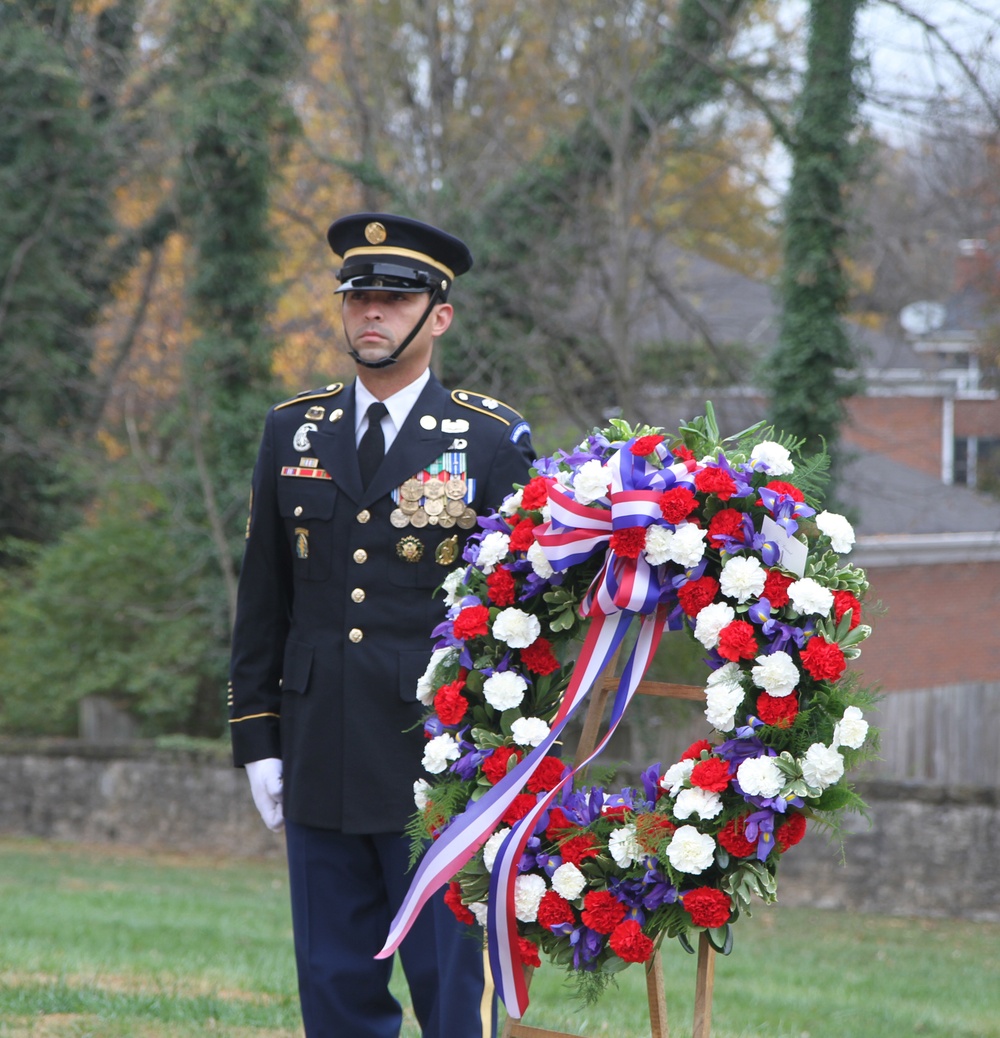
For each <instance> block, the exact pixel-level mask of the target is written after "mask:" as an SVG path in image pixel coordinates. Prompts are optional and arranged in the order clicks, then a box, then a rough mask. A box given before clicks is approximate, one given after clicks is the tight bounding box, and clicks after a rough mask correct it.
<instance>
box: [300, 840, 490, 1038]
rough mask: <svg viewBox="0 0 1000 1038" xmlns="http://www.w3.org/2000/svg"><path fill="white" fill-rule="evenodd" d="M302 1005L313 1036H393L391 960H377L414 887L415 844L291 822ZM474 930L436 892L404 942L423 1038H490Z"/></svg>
mask: <svg viewBox="0 0 1000 1038" xmlns="http://www.w3.org/2000/svg"><path fill="white" fill-rule="evenodd" d="M286 836H287V848H288V872H289V879H290V885H291V897H292V925H293V929H294V932H295V959H296V964H297V967H298V975H299V998H300V1000H301V1003H302V1019H303V1022H304V1024H305V1031H306V1035H307V1038H397V1036H398V1034H399V1028H400V1024H401V1021H402V1011H401V1009H400V1006H399V1003H398V1002H397V1001H396V999H395V998H393V996H392V995H391V994H390V992H389V976H390V973H391V971H392V959H391V958H390V959H376V958H375V957H374V956H375V954H376V953H377V952H378V951H379V950H380V949H381V947H382V945H383V944H384V942H385V939H386V936H387V935H388V933H389V926H390V923H391V922H392V919H393V916H394V915H395V914H396V911H397V909H398V908H399V906H400V904H401V903H402V901H403V897H404V895H405V894H406V891H407V889H408V888H409V884H410V878H411V875H410V874H409V873H408V872H407V864H408V861H409V854H410V841H409V837H407V836H404V835H402V834H398V833H379V834H376V835H371V836H365V835H354V834H346V833H340V832H335V831H332V830H328V829H315V828H312V827H311V826H304V825H296V824H294V823H292V822H287V823H286ZM476 933H477V931H473V930H472V929H470V927H468V926H465V925H464V924H462V923H459V922H458V920H457V919H456V918H455V916H454V915H453V914H452V912H451V911H450V909H448V908H447V906H446V905H445V904H444V901H443V897H442V895H440V894H438V895H436V896H435V897H434V898H433V899H432V900H431V902H429V903H428V904H427V905H425V906H424V909H423V911H422V912H421V913H420V915H419V916H418V918H417V920H416V922H415V923H414V925H413V927H412V928H411V930H410V932H409V933H408V934H407V936H406V939H405V940H404V941H403V943H402V944H401V945H400V948H399V957H400V960H401V962H402V965H403V972H404V973H405V974H406V980H407V984H408V985H409V988H410V998H411V1000H412V1003H413V1011H414V1013H415V1014H416V1017H417V1020H418V1021H419V1023H420V1027H421V1029H422V1033H423V1036H424V1038H493V1036H494V1035H495V1033H496V1023H495V1018H496V1014H495V1012H494V1009H495V999H494V997H493V994H492V983H490V984H489V985H488V986H489V989H490V990H489V992H488V993H487V994H486V996H485V997H484V982H483V955H482V949H481V946H480V944H479V942H478V941H477V940H476V939H474V935H475V934H476Z"/></svg>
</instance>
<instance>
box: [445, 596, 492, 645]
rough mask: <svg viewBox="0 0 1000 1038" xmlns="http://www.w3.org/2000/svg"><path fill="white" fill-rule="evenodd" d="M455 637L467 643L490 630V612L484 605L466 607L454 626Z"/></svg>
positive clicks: (456, 618)
mask: <svg viewBox="0 0 1000 1038" xmlns="http://www.w3.org/2000/svg"><path fill="white" fill-rule="evenodd" d="M452 628H453V630H454V632H455V637H456V638H458V639H460V640H461V641H463V642H465V641H468V640H469V639H470V638H480V637H482V636H483V635H484V634H487V633H488V632H489V629H490V611H489V610H488V609H487V608H486V606H484V605H475V606H466V607H465V608H464V609H463V610H462V611H461V612H460V613H459V614H458V616H456V617H455V622H454V624H453V625H452Z"/></svg>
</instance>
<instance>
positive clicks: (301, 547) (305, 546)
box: [295, 526, 309, 559]
mask: <svg viewBox="0 0 1000 1038" xmlns="http://www.w3.org/2000/svg"><path fill="white" fill-rule="evenodd" d="M295 557H296V558H297V559H308V558H309V531H308V530H307V529H306V528H305V527H304V526H296V527H295Z"/></svg>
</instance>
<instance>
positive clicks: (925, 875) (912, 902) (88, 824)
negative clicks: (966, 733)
mask: <svg viewBox="0 0 1000 1038" xmlns="http://www.w3.org/2000/svg"><path fill="white" fill-rule="evenodd" d="M0 789H2V790H3V795H2V796H0V835H9V836H37V837H42V838H45V839H54V840H65V841H78V842H87V843H105V844H125V845H130V846H142V847H149V848H151V849H157V850H160V849H167V850H173V851H181V852H189V853H199V854H209V855H223V856H262V855H269V856H270V855H281V854H282V853H283V849H284V848H283V840H282V838H281V837H280V836H275V835H274V834H272V833H270V832H268V830H267V829H265V828H264V826H263V825H262V823H261V822H260V820H259V818H258V817H257V813H256V811H255V809H254V807H253V803H252V801H251V799H250V790H249V786H248V784H247V781H246V777H245V775H244V774H243V772H242V771H241V770H237V769H235V768H233V767H231V766H230V765H229V764H228V761H227V758H226V755H225V754H224V753H223V752H222V751H219V752H218V753H214V752H208V751H191V750H163V749H154V748H152V747H151V746H147V745H143V744H129V745H127V746H103V747H102V746H94V745H88V744H85V743H77V742H61V741H60V742H32V743H21V742H16V743H15V742H4V741H3V740H0ZM859 792H860V793H861V795H862V796H863V797H864V798H865V800H866V801H867V802H868V805H869V807H870V814H871V822H872V824H871V827H870V828H869V826H868V823H867V821H866V820H865V819H863V818H860V817H857V816H850V817H849V819H848V822H849V828H850V830H851V831H850V832H849V834H848V835H847V837H846V844H845V848H844V858H843V860H842V859H841V852H840V848H839V845H837V844H832V843H831V842H830V841H829V839H828V837H827V836H826V835H825V834H824V833H823V832H820V831H817V832H810V833H808V834H807V835H806V838H805V839H804V840H803V841H802V843H801V844H799V845H798V846H797V847H796V848H794V849H793V850H791V851H790V852H789V853H788V854H787V855H786V857H785V858H784V859H783V861H782V863H781V871H780V881H779V896H780V901H781V903H782V904H787V905H816V906H818V907H823V908H833V909H851V910H855V911H861V912H875V913H881V914H886V915H929V916H951V915H954V916H964V917H966V918H969V919H977V920H990V921H1000V870H997V869H996V862H997V861H998V860H1000V790H998V789H995V788H963V787H954V786H953V787H935V786H927V785H919V784H915V783H900V782H868V783H865V784H863V785H859Z"/></svg>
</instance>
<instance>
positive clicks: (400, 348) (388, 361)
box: [347, 288, 441, 368]
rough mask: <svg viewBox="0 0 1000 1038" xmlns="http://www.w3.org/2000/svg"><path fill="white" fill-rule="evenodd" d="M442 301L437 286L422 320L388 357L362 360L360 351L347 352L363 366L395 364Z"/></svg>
mask: <svg viewBox="0 0 1000 1038" xmlns="http://www.w3.org/2000/svg"><path fill="white" fill-rule="evenodd" d="M440 301H441V289H440V288H435V289H434V290H433V291H432V292H431V299H430V302H429V303H428V304H427V309H426V310H425V311H424V312H423V315H422V316H421V318H420V320H419V321H417V323H416V324H415V325H414V326H413V330H412V331H411V332H410V334H409V335H407V337H406V338H405V339H404V340H403V341H402V342H401V343H400V344H399V346H397V347H396V350H395V352H394V353H392V354H390V355H389V356H388V357H383V358H382V359H381V360H362V358H361V357H360V356H359V355H358V352H357V351H356V350H354V349H350V350H348V351H347V352H348V353H349V354H350V355H351V357H352V358H353V359H354V363H355V364H361V365H362V366H363V367H366V368H387V367H388V366H389V365H390V364H395V363H396V361H397V360H398V359H399V355H400V354H401V353H402V352H403V350H405V349H406V347H407V346H409V345H410V343H411V342H413V337H414V336H415V335H416V334H417V332H419V331H420V329H421V328H423V326H424V323H425V322H426V320H427V318H428V317H430V315H431V310H433V309H434V307H435V306H437V304H438V303H439V302H440Z"/></svg>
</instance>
